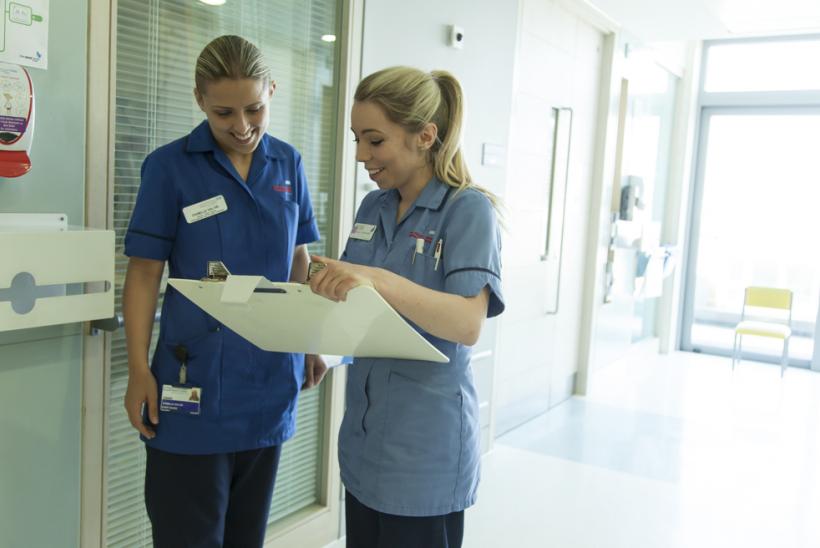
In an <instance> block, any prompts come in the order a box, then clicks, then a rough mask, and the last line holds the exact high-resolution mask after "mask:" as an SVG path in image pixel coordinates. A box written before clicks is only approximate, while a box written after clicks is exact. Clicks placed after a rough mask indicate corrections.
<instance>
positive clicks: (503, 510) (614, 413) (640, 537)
mask: <svg viewBox="0 0 820 548" xmlns="http://www.w3.org/2000/svg"><path fill="white" fill-rule="evenodd" d="M464 546H465V548H496V547H499V548H500V547H515V548H529V547H533V548H536V547H538V548H541V547H544V548H546V547H555V548H684V547H685V548H711V547H715V548H717V547H720V548H734V547H738V548H740V547H743V548H764V547H765V548H808V547H820V374H818V373H813V372H811V371H807V370H802V369H789V370H788V371H787V373H786V376H785V378H783V379H781V378H780V373H779V369H778V367H777V366H774V365H768V364H760V363H754V362H742V363H740V364H739V366H738V367H737V368H736V369H735V371H734V372H732V371H731V367H730V362H729V359H727V358H720V357H713V356H704V355H700V354H691V353H683V352H680V353H674V354H671V355H666V356H659V355H657V354H655V353H654V352H653V349H652V348H651V345H649V346H647V345H644V346H643V347H640V346H639V347H636V349H635V351H634V352H633V353H632V355H630V356H629V357H627V358H624V359H623V360H621V361H619V362H617V363H614V364H612V365H610V366H608V367H606V368H604V369H603V370H601V371H600V372H598V373H597V374H596V375H595V377H594V378H593V386H592V387H591V389H590V394H589V395H588V396H586V397H576V398H572V399H570V400H569V401H567V402H565V403H563V404H561V405H559V406H557V407H556V408H554V409H553V410H551V411H550V412H549V413H547V414H545V415H542V416H541V417H538V418H537V419H535V420H533V421H531V422H529V423H527V424H525V425H523V426H521V427H519V428H517V429H516V430H514V431H512V432H510V433H508V434H506V435H505V436H503V437H501V438H499V439H498V440H496V443H495V446H494V448H493V450H492V451H491V452H490V453H489V454H488V455H487V456H486V457H485V459H484V461H483V468H482V484H481V487H480V491H479V500H478V504H477V505H476V506H474V507H473V508H471V509H470V510H468V511H467V515H466V524H465V542H464Z"/></svg>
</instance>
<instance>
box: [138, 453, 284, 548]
mask: <svg viewBox="0 0 820 548" xmlns="http://www.w3.org/2000/svg"><path fill="white" fill-rule="evenodd" d="M281 450H282V447H281V446H280V445H277V446H274V447H266V448H264V449H255V450H253V451H241V452H238V453H225V454H220V455H176V454H173V453H166V452H164V451H160V450H158V449H152V448H150V447H148V448H147V451H148V454H147V462H146V467H145V507H146V509H147V510H148V517H149V519H150V520H151V529H152V534H153V539H154V548H211V547H213V548H223V547H224V548H253V547H259V546H262V543H263V542H264V539H265V529H266V528H267V521H268V513H269V512H270V501H271V496H272V495H273V484H274V481H275V480H276V470H277V468H278V467H279V456H280V455H281Z"/></svg>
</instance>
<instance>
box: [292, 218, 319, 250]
mask: <svg viewBox="0 0 820 548" xmlns="http://www.w3.org/2000/svg"><path fill="white" fill-rule="evenodd" d="M318 239H319V227H318V226H317V225H316V217H311V218H310V219H308V220H307V221H302V222H301V223H299V227H298V228H297V229H296V245H302V244H309V243H311V242H315V241H316V240H318Z"/></svg>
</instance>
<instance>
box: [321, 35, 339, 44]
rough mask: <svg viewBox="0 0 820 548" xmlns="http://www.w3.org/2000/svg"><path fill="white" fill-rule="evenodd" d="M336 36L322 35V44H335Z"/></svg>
mask: <svg viewBox="0 0 820 548" xmlns="http://www.w3.org/2000/svg"><path fill="white" fill-rule="evenodd" d="M335 41H336V35H335V34H323V35H322V42H335Z"/></svg>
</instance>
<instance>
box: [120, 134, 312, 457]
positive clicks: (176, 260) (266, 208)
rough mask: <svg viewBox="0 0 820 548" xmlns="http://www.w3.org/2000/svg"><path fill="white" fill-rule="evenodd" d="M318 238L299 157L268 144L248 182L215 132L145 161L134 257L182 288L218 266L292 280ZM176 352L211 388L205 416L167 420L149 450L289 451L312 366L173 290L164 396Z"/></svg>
mask: <svg viewBox="0 0 820 548" xmlns="http://www.w3.org/2000/svg"><path fill="white" fill-rule="evenodd" d="M216 196H222V197H223V198H224V200H225V203H226V205H227V210H226V211H224V212H222V213H219V214H217V215H213V216H211V217H208V218H205V219H202V220H199V221H196V222H192V223H189V222H187V221H186V218H185V216H184V215H183V213H182V210H183V208H185V207H187V206H191V205H194V204H198V203H200V202H203V201H205V200H208V199H210V198H214V197H216ZM318 238H319V232H318V229H317V226H316V221H315V218H314V215H313V208H312V206H311V203H310V197H309V194H308V187H307V182H306V180H305V174H304V169H303V167H302V161H301V157H300V156H299V153H298V152H297V151H296V150H295V149H294V148H293V147H292V146H290V145H288V144H287V143H284V142H282V141H280V140H278V139H275V138H273V137H271V136H270V135H267V134H266V135H264V136H263V137H262V139H261V141H260V143H259V145H258V146H257V148H256V150H255V151H254V153H253V159H252V162H251V167H250V171H249V172H248V177H247V182H246V181H244V180H242V178H241V177H240V176H239V174H238V173H237V171H236V169H235V168H234V167H233V165H232V164H231V162H230V160H229V159H228V157H227V156H226V155H225V153H224V152H223V151H222V150H221V149H220V148H219V146H218V145H217V143H216V141H215V140H214V138H213V135H212V134H211V131H210V127H209V126H208V123H207V121H206V122H202V123H201V124H200V125H199V126H198V127H196V128H195V129H194V130H193V131H192V132H191V133H190V134H189V135H188V136H186V137H183V138H182V139H179V140H176V141H174V142H172V143H169V144H167V145H165V146H162V147H160V148H159V149H157V150H156V151H154V152H152V153H151V154H150V155H148V157H147V158H146V159H145V162H144V163H143V166H142V184H141V185H140V189H139V194H138V195H137V200H136V205H135V208H134V212H133V215H132V217H131V222H130V224H129V226H128V232H127V233H126V236H125V254H126V255H128V256H129V257H142V258H147V259H155V260H160V261H165V260H167V261H168V266H169V270H170V275H171V277H175V278H192V279H199V278H201V277H203V276H204V275H205V273H206V266H207V263H208V261H215V260H219V261H222V262H223V263H224V264H225V266H226V267H227V268H228V270H229V271H230V272H231V273H233V274H248V275H263V276H265V277H266V278H268V279H269V280H273V281H287V280H288V278H289V276H290V267H291V262H292V258H293V254H294V248H295V246H298V245H301V244H306V243H309V242H313V241H315V240H317V239H318ZM178 346H183V347H185V349H186V350H187V354H188V360H187V377H188V379H187V380H188V384H190V385H193V386H198V387H200V388H201V389H202V392H201V410H200V414H199V415H188V414H184V413H181V412H161V413H160V422H159V424H158V425H157V427H156V436H155V437H154V438H153V439H151V440H146V444H147V445H148V446H149V447H152V448H155V449H159V450H162V451H166V452H169V453H180V454H189V455H204V454H215V453H229V452H235V451H245V450H252V449H257V448H262V447H269V446H274V445H279V444H281V443H282V442H283V441H285V440H287V439H288V438H290V437H291V436H292V435H293V434H294V429H295V415H296V398H297V395H298V393H299V389H300V387H301V385H302V381H303V376H304V358H303V356H302V355H300V354H289V353H279V352H265V351H263V350H260V349H259V348H257V347H256V346H254V345H252V344H251V343H249V342H247V341H246V340H245V339H243V338H242V337H240V336H239V335H237V334H236V333H234V332H233V331H231V330H230V329H228V328H226V327H224V326H222V325H220V324H219V322H217V321H216V320H215V319H214V318H212V317H211V316H209V315H208V314H206V313H205V312H203V311H202V310H201V309H199V308H198V307H197V306H196V305H194V304H193V303H192V302H191V301H189V300H188V299H186V298H185V297H184V296H182V295H181V294H180V293H178V292H177V291H176V290H174V288H172V287H170V286H168V287H167V289H166V293H165V299H164V301H163V303H162V319H161V320H160V334H159V340H158V342H157V349H156V352H155V353H154V357H153V360H152V364H151V370H152V372H153V374H154V376H155V377H156V379H157V385H158V386H159V387H161V386H162V385H165V384H168V385H172V384H176V383H177V382H178V380H179V367H180V363H179V361H178V359H177V358H176V357H175V354H174V351H175V349H176V348H177V347H178ZM160 397H161V394H160Z"/></svg>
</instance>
